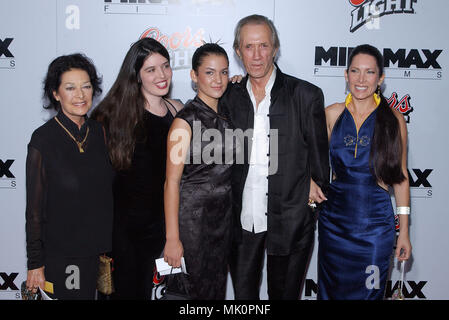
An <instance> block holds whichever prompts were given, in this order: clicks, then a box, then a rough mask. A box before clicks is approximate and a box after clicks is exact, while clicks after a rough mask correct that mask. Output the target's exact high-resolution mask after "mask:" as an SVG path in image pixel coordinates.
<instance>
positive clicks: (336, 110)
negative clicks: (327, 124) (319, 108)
mask: <svg viewBox="0 0 449 320" xmlns="http://www.w3.org/2000/svg"><path fill="white" fill-rule="evenodd" d="M344 108H345V104H344V103H343V102H337V103H334V104H331V105H330V106H327V107H326V109H325V111H326V117H330V118H337V117H338V116H339V115H340V114H341V113H342V112H343V110H344Z"/></svg>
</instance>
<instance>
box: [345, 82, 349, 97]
mask: <svg viewBox="0 0 449 320" xmlns="http://www.w3.org/2000/svg"><path fill="white" fill-rule="evenodd" d="M348 91H349V85H348V82H347V81H346V85H345V96H346V95H347V94H348Z"/></svg>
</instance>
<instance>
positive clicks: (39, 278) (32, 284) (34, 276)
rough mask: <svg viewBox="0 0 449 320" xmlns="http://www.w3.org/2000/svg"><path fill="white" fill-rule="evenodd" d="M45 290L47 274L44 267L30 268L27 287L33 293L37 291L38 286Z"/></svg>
mask: <svg viewBox="0 0 449 320" xmlns="http://www.w3.org/2000/svg"><path fill="white" fill-rule="evenodd" d="M39 287H40V288H41V289H42V290H44V288H45V275H44V267H43V266H42V267H40V268H37V269H33V270H28V274H27V289H28V290H30V291H32V292H33V293H36V292H37V289H38V288H39Z"/></svg>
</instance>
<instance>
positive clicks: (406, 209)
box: [396, 207, 410, 214]
mask: <svg viewBox="0 0 449 320" xmlns="http://www.w3.org/2000/svg"><path fill="white" fill-rule="evenodd" d="M396 214H410V207H396Z"/></svg>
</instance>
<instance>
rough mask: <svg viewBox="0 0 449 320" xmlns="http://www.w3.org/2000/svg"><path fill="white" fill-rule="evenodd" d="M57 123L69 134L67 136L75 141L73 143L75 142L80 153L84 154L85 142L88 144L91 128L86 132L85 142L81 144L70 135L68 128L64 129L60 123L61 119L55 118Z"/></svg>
mask: <svg viewBox="0 0 449 320" xmlns="http://www.w3.org/2000/svg"><path fill="white" fill-rule="evenodd" d="M55 120H56V122H57V123H58V124H59V125H60V126H61V127H62V128H63V129H64V130H65V132H67V134H68V135H69V136H70V138H72V139H73V141H75V143H76V145H77V146H78V149H79V151H80V153H84V149H83V144H84V142H86V139H87V136H88V135H89V127H87V131H86V136H85V137H84V139H83V141H81V142H79V141H77V140H76V139H75V137H74V136H73V135H72V134H71V133H70V131H69V130H67V128H66V127H64V125H63V124H62V123H61V122H60V121H59V119H58V118H57V117H55Z"/></svg>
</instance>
